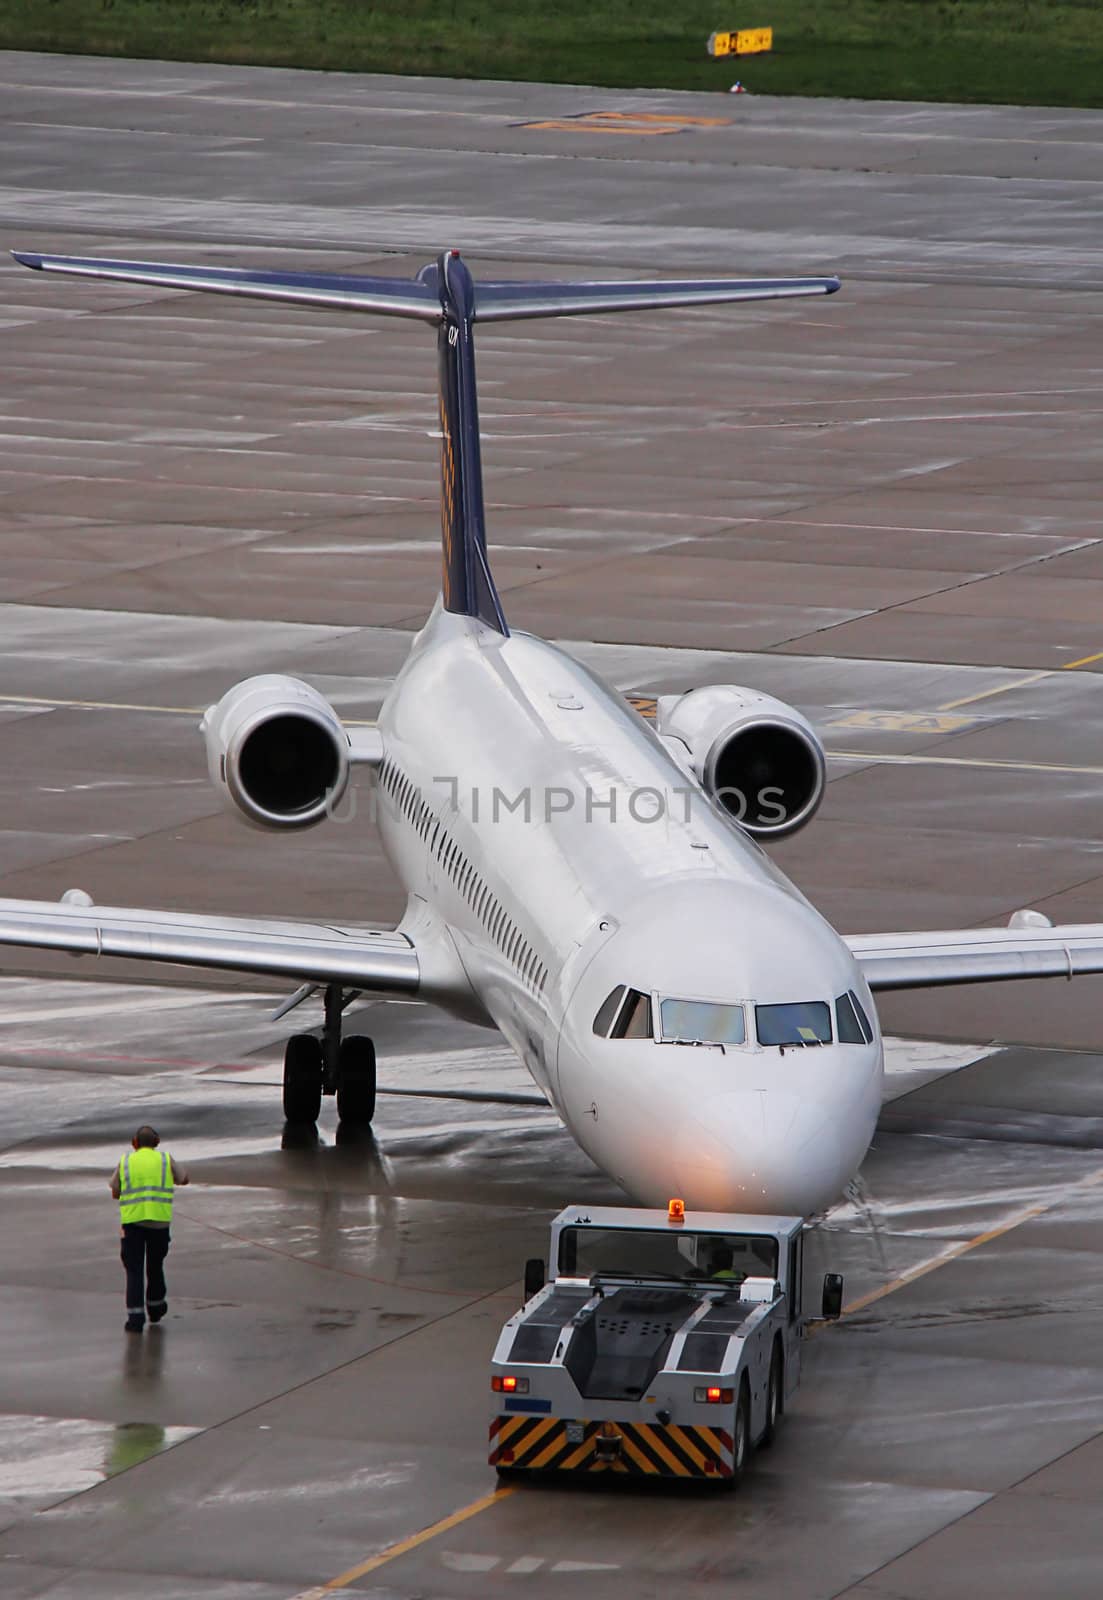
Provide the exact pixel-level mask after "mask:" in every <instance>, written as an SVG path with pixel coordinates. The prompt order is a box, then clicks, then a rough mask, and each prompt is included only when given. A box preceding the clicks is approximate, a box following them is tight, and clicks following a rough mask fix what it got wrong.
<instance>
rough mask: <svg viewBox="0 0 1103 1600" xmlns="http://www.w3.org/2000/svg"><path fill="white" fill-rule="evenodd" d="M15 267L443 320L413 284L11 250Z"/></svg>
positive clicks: (424, 289)
mask: <svg viewBox="0 0 1103 1600" xmlns="http://www.w3.org/2000/svg"><path fill="white" fill-rule="evenodd" d="M12 254H13V255H14V257H15V259H16V261H18V262H19V263H20V265H21V266H24V267H33V268H35V269H36V270H37V271H39V272H63V273H67V274H68V275H69V276H70V277H76V278H114V279H117V280H118V281H120V282H122V283H148V284H150V285H151V286H152V287H153V288H157V289H205V290H207V291H209V292H210V293H212V294H234V295H243V296H249V297H250V298H253V299H259V300H286V301H290V302H291V303H292V304H296V305H304V306H329V307H330V308H332V309H334V310H337V311H374V312H376V313H378V314H380V315H382V316H390V317H415V318H418V319H419V320H421V321H422V322H439V321H440V319H441V315H442V313H441V304H440V295H439V293H438V292H437V290H436V288H434V287H433V285H432V284H427V283H419V282H417V281H416V280H415V279H412V278H370V277H358V276H355V275H350V274H347V273H340V272H268V271H262V270H259V269H257V268H253V267H185V266H174V265H173V264H172V263H170V262H157V261H106V260H101V259H100V258H99V257H95V256H41V255H30V254H28V253H27V252H26V251H24V250H13V251H12Z"/></svg>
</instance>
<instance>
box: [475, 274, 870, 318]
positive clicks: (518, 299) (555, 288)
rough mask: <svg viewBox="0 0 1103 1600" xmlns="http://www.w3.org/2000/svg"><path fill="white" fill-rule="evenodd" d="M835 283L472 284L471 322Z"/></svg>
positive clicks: (756, 296)
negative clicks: (473, 288)
mask: <svg viewBox="0 0 1103 1600" xmlns="http://www.w3.org/2000/svg"><path fill="white" fill-rule="evenodd" d="M838 287H839V280H838V278H665V279H663V278H656V279H654V280H650V281H647V282H634V281H631V280H627V281H622V282H620V283H481V282H480V283H476V285H475V321H476V322H512V321H517V320H519V319H521V318H524V317H578V316H585V315H586V314H587V313H591V312H606V311H647V310H652V309H654V310H661V309H663V308H665V307H670V306H716V305H728V304H730V303H731V302H732V301H737V300H785V299H795V298H798V297H800V296H803V295H812V294H834V293H835V291H836V289H838Z"/></svg>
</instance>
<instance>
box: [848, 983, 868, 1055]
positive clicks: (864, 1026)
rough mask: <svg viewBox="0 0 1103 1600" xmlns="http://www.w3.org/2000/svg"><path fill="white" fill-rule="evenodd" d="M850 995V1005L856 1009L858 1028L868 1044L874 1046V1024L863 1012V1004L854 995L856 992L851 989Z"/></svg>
mask: <svg viewBox="0 0 1103 1600" xmlns="http://www.w3.org/2000/svg"><path fill="white" fill-rule="evenodd" d="M848 993H849V995H850V1003H851V1005H852V1006H853V1007H854V1014H855V1016H856V1017H857V1018H858V1026H859V1027H860V1028H861V1030H862V1032H863V1033H864V1034H865V1036H866V1044H872V1043H873V1024H872V1023H871V1022H870V1020H869V1018H868V1017H867V1016H866V1014H865V1012H864V1011H863V1010H862V1002H861V1001H860V1000H859V999H858V996H857V995H856V994H855V993H854V990H853V989H850V990H849V991H848Z"/></svg>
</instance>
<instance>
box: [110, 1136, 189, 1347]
mask: <svg viewBox="0 0 1103 1600" xmlns="http://www.w3.org/2000/svg"><path fill="white" fill-rule="evenodd" d="M160 1142H161V1139H160V1135H159V1134H158V1132H157V1130H156V1128H151V1127H150V1126H149V1125H148V1123H143V1124H142V1126H141V1127H140V1128H139V1129H138V1131H137V1133H136V1134H135V1135H134V1137H133V1139H131V1141H130V1150H128V1151H127V1153H126V1155H124V1156H123V1158H122V1160H121V1161H120V1162H119V1165H118V1166H117V1167H116V1168H115V1171H114V1173H113V1175H112V1178H111V1194H112V1197H113V1198H114V1199H115V1200H117V1201H118V1202H119V1219H120V1221H121V1223H122V1243H121V1247H120V1251H119V1253H120V1255H121V1256H122V1262H123V1266H124V1267H125V1268H126V1323H125V1324H124V1326H125V1328H126V1331H127V1333H141V1331H142V1329H143V1328H144V1327H145V1322H146V1312H147V1311H148V1312H149V1320H150V1322H151V1323H152V1322H160V1320H161V1318H162V1317H163V1316H164V1315H165V1313H166V1311H167V1310H168V1291H167V1290H166V1288H165V1257H166V1256H167V1255H168V1249H169V1226H170V1224H171V1222H172V1194H173V1190H174V1188H175V1187H176V1186H177V1185H178V1184H184V1183H187V1181H188V1175H187V1173H186V1172H185V1171H184V1169H183V1167H181V1166H180V1165H179V1164H178V1163H177V1162H175V1161H174V1160H173V1159H172V1157H171V1156H170V1155H169V1153H168V1151H160V1152H159V1151H158V1149H157V1146H158V1145H159V1144H160Z"/></svg>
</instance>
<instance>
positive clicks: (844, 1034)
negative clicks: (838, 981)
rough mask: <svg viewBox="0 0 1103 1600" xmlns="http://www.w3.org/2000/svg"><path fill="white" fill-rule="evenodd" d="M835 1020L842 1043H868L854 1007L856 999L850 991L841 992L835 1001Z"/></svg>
mask: <svg viewBox="0 0 1103 1600" xmlns="http://www.w3.org/2000/svg"><path fill="white" fill-rule="evenodd" d="M835 1022H836V1026H837V1027H838V1030H839V1043H840V1044H866V1043H868V1041H867V1039H866V1036H865V1034H864V1033H863V1032H862V1025H861V1023H860V1022H859V1021H858V1013H857V1012H856V1011H855V1009H854V1000H853V998H852V996H851V995H850V993H849V992H848V993H846V994H841V995H840V996H839V998H838V999H837V1000H836V1001H835Z"/></svg>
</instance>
